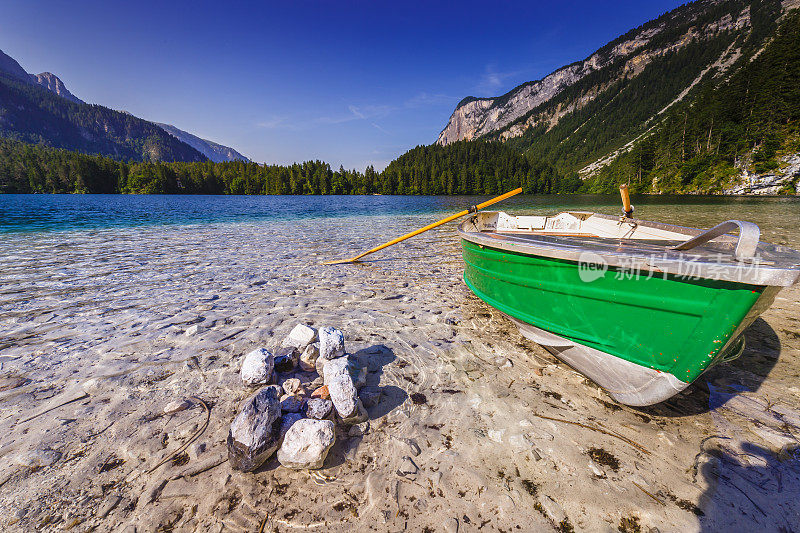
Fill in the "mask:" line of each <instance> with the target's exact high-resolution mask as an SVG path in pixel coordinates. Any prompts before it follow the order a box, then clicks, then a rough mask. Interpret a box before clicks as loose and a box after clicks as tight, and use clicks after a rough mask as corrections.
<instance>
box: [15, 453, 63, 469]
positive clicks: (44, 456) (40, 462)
mask: <svg viewBox="0 0 800 533" xmlns="http://www.w3.org/2000/svg"><path fill="white" fill-rule="evenodd" d="M59 459H61V452H57V451H55V450H51V449H49V448H44V449H37V450H30V451H27V452H25V453H22V454H20V455H18V456H17V457H16V459H15V461H14V462H15V463H17V464H18V465H20V466H24V467H26V468H32V469H34V470H35V469H37V468H44V467H46V466H50V465H52V464H53V463H55V462H56V461H58V460H59Z"/></svg>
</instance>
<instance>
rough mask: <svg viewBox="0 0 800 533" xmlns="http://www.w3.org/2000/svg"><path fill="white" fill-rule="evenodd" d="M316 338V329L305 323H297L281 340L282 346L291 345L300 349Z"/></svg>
mask: <svg viewBox="0 0 800 533" xmlns="http://www.w3.org/2000/svg"><path fill="white" fill-rule="evenodd" d="M316 338H317V331H316V330H315V329H314V328H312V327H309V326H306V325H305V324H297V325H296V326H295V327H294V329H293V330H292V331H291V332H290V333H289V336H288V337H286V339H285V340H284V341H283V346H293V347H295V348H297V349H298V350H302V349H303V348H305V347H306V346H308V345H309V344H311V343H312V342H314V339H316Z"/></svg>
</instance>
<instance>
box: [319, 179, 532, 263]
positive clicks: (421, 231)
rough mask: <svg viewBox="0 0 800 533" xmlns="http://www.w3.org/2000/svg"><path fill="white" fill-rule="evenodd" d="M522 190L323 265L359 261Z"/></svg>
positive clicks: (508, 193)
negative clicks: (355, 254) (360, 252)
mask: <svg viewBox="0 0 800 533" xmlns="http://www.w3.org/2000/svg"><path fill="white" fill-rule="evenodd" d="M521 192H522V187H520V188H518V189H514V190H513V191H510V192H507V193H505V194H503V195H501V196H498V197H497V198H492V199H491V200H487V201H485V202H483V203H482V204H478V205H476V206H475V207H474V209H465V210H464V211H461V212H459V213H456V214H455V215H450V216H449V217H447V218H443V219H442V220H440V221H438V222H434V223H433V224H428V225H427V226H425V227H424V228H420V229H418V230H415V231H412V232H411V233H406V234H405V235H403V236H402V237H398V238H396V239H392V240H391V241H389V242H387V243H384V244H381V245H380V246H377V247H375V248H373V249H372V250H367V251H366V252H364V253H363V254H359V255H357V256H355V257H351V258H350V259H338V260H335V261H325V262H324V263H322V264H323V265H339V264H342V263H354V262H356V261H358V260H359V259H361V258H362V257H364V256H365V255H369V254H371V253H373V252H377V251H378V250H383V249H384V248H386V247H389V246H391V245H393V244H397V243H398V242H402V241H404V240H406V239H410V238H411V237H414V236H415V235H419V234H420V233H424V232H426V231H428V230H429V229H433V228H436V227H438V226H441V225H442V224H447V223H448V222H451V221H453V220H455V219H457V218H460V217H463V216H464V215H468V214H469V213H471V212H472V213H474V212H475V211H477V210H478V209H483V208H484V207H489V206H490V205H492V204H496V203H497V202H500V201H503V200H505V199H506V198H511V197H512V196H514V195H515V194H519V193H521Z"/></svg>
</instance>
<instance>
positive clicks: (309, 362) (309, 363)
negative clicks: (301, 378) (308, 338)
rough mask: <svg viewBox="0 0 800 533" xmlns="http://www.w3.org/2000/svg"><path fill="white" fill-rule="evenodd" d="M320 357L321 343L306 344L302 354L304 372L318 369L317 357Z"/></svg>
mask: <svg viewBox="0 0 800 533" xmlns="http://www.w3.org/2000/svg"><path fill="white" fill-rule="evenodd" d="M318 358H319V343H316V342H315V343H313V344H309V345H308V346H306V348H305V350H303V353H302V354H300V369H301V370H303V371H304V372H313V371H315V370H316V369H317V359H318Z"/></svg>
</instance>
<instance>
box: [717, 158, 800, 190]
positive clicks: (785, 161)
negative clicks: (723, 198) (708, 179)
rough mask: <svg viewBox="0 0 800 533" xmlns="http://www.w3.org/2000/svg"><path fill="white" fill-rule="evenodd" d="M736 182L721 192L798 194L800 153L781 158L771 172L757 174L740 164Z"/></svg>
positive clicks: (799, 186)
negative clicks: (779, 163)
mask: <svg viewBox="0 0 800 533" xmlns="http://www.w3.org/2000/svg"><path fill="white" fill-rule="evenodd" d="M739 168H740V170H741V174H739V176H738V178H737V180H736V181H737V183H736V184H735V185H732V186H731V187H729V188H727V189H725V190H724V191H723V194H733V195H740V194H752V195H758V196H772V195H776V194H800V154H790V155H787V156H784V157H782V158H781V165H780V168H778V169H777V170H775V171H773V172H768V173H765V174H758V173H756V172H751V171H750V170H748V169H747V168H746V165H741V166H740V167H739Z"/></svg>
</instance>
